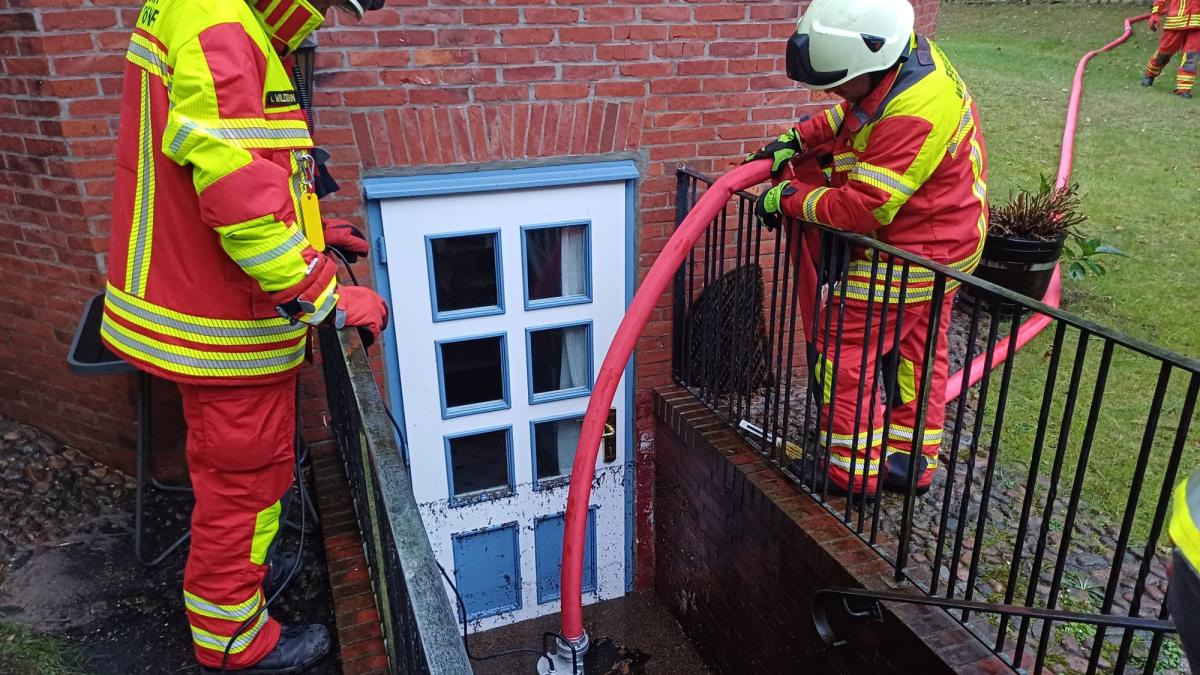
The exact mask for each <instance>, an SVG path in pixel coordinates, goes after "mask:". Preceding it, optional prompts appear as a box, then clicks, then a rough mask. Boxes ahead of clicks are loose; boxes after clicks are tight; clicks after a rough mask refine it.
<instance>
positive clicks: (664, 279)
mask: <svg viewBox="0 0 1200 675" xmlns="http://www.w3.org/2000/svg"><path fill="white" fill-rule="evenodd" d="M1146 16H1148V15H1141V16H1137V17H1131V18H1129V19H1126V20H1125V32H1124V33H1123V34H1122V35H1121V37H1119V38H1117V39H1116V40H1114V41H1113V42H1111V43H1109V44H1107V45H1105V46H1104V47H1101V48H1100V49H1097V50H1093V51H1090V52H1088V53H1087V54H1085V55H1084V57H1083V58H1082V59H1080V61H1079V65H1078V66H1077V68H1076V70H1075V81H1074V84H1073V85H1072V91H1071V98H1070V102H1069V104H1068V106H1067V124H1066V129H1064V131H1063V143H1062V158H1061V159H1060V162H1059V171H1058V180H1057V182H1056V185H1057V186H1058V187H1063V186H1065V185H1066V184H1067V181H1068V180H1069V179H1070V175H1071V159H1072V155H1073V152H1074V147H1075V125H1076V122H1077V120H1078V117H1079V100H1080V96H1081V95H1082V84H1083V73H1084V70H1085V69H1086V67H1087V63H1088V61H1090V60H1091V59H1092V57H1094V56H1095V55H1096V54H1099V53H1100V52H1105V51H1108V50H1110V49H1113V48H1114V47H1116V46H1117V45H1120V44H1121V43H1123V42H1125V41H1126V40H1128V39H1129V36H1130V34H1131V33H1132V31H1133V29H1132V25H1131V24H1132V23H1136V22H1138V21H1141V20H1143V19H1145V18H1146ZM770 170H771V162H770V161H769V160H765V159H764V160H759V161H755V162H750V163H749V164H743V165H742V166H739V167H738V168H736V169H734V170H733V171H730V172H729V173H727V174H725V175H724V176H722V177H721V178H719V179H718V180H717V181H716V182H715V183H713V184H712V186H710V187H709V188H708V190H707V191H705V193H704V195H702V196H701V197H700V199H699V201H697V202H696V205H695V207H693V208H692V210H691V212H689V213H688V215H687V217H686V218H684V220H683V222H682V223H681V224H680V225H679V227H678V228H677V229H676V230H675V233H674V234H673V235H672V236H671V238H670V240H669V241H667V245H666V246H665V247H664V248H663V251H662V253H661V254H659V256H658V258H657V259H655V261H654V264H653V265H651V267H650V271H649V272H647V273H646V276H645V278H644V279H643V280H642V284H641V286H639V287H638V290H637V293H636V294H635V295H634V296H633V301H632V302H631V303H630V304H629V308H628V309H627V310H626V312H625V316H624V318H623V319H621V325H620V326H618V328H617V332H616V335H615V336H614V337H613V341H612V344H611V345H609V348H608V352H607V353H606V354H605V356H604V362H603V363H602V364H601V366H600V372H599V374H598V375H597V376H596V385H595V387H594V388H593V389H592V395H591V399H590V400H589V401H588V407H587V413H586V414H585V416H584V419H583V428H582V429H581V430H580V435H579V444H578V445H577V446H576V448H575V463H574V466H573V467H572V469H571V483H570V487H569V492H568V495H567V512H566V523H565V527H564V531H563V560H562V581H561V591H562V592H561V595H560V602H561V608H562V635H563V636H564V637H566V638H567V639H568V640H570V641H572V642H575V641H579V640H581V639H582V638H583V636H584V630H583V557H584V542H585V537H586V531H587V510H588V504H589V502H590V500H591V495H592V480H593V479H594V478H595V471H596V455H597V453H598V452H599V450H600V438H601V435H602V434H603V433H604V424H605V421H606V420H607V419H608V410H609V408H610V406H612V401H613V397H614V395H615V394H616V390H617V385H618V384H619V383H620V380H621V375H622V374H623V373H624V370H625V365H626V364H627V363H628V362H629V357H630V355H631V354H632V353H633V349H634V347H635V346H636V345H637V341H638V337H639V336H640V335H641V333H642V329H643V328H644V327H645V325H646V320H647V319H648V318H649V317H650V312H651V311H652V310H653V309H654V306H655V305H656V304H657V303H658V300H659V298H661V297H662V294H663V292H664V291H666V289H667V285H668V284H670V283H672V282H673V281H674V278H675V272H676V270H678V269H679V266H680V265H681V264H682V263H683V261H684V259H685V258H686V257H687V255H688V252H689V251H691V249H692V247H693V246H694V245H695V243H696V240H697V239H698V238H699V237H700V235H701V234H703V233H704V230H705V228H707V227H708V224H709V223H711V222H712V220H713V219H714V218H716V217H717V216H718V215H719V214H720V213H721V211H722V210H723V209H724V208H725V206H726V204H727V203H728V202H729V200H730V199H731V198H732V197H733V195H734V194H735V193H737V192H739V191H741V190H745V189H747V188H750V187H753V186H754V185H757V184H759V183H761V182H763V181H765V180H767V179H768V178H769V177H770ZM1060 288H1061V281H1060V276H1059V272H1058V270H1057V269H1055V272H1054V277H1053V278H1052V279H1051V281H1050V287H1049V289H1048V290H1047V291H1046V297H1045V298H1044V302H1045V303H1046V304H1048V305H1050V306H1052V307H1057V306H1058V304H1059V300H1060ZM1049 322H1050V318H1049V317H1047V316H1045V315H1043V314H1038V315H1036V316H1034V317H1033V318H1031V319H1030V320H1028V321H1026V322H1024V323H1023V324H1022V325H1021V328H1020V329H1019V330H1018V331H1017V336H1016V340H1017V347H1018V348H1020V347H1021V346H1023V345H1025V344H1026V343H1027V342H1029V341H1030V340H1032V339H1033V337H1034V336H1035V335H1037V334H1038V333H1039V332H1041V330H1042V329H1043V328H1045V327H1046V326H1047V325H1048V324H1049ZM1008 340H1009V338H1005V339H1004V340H1002V341H1000V342H999V343H998V344H997V345H996V346H995V348H994V349H993V354H994V355H995V356H996V357H995V358H994V359H993V366H995V365H998V364H999V363H1000V362H1002V361H1003V359H1004V355H1005V354H1006V353H1007V351H1006V350H1007V349H1008ZM985 362H986V359H985V355H980V356H978V357H976V358H975V360H974V361H972V362H971V364H970V368H971V372H970V384H974V383H975V382H977V381H978V380H979V378H981V377H982V376H983V372H984V367H985V366H984V363H985ZM959 372H961V371H959ZM961 384H962V381H961V378H960V377H954V376H951V377H950V378H948V381H947V390H948V391H947V399H948V400H949V399H952V398H954V397H956V396H958V394H959V391H960V387H961ZM629 385H630V386H632V385H633V383H629Z"/></svg>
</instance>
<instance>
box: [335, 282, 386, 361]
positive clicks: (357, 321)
mask: <svg viewBox="0 0 1200 675" xmlns="http://www.w3.org/2000/svg"><path fill="white" fill-rule="evenodd" d="M336 312H337V318H336V319H335V320H334V325H335V326H337V327H338V328H345V327H346V326H358V327H360V328H362V329H365V330H360V331H359V335H361V336H362V338H363V346H364V347H370V346H371V345H373V344H375V340H377V339H379V333H380V331H382V330H383V329H384V328H387V325H388V307H387V303H386V302H384V300H383V298H381V297H380V296H379V294H378V293H376V292H375V291H373V290H371V289H369V288H367V287H365V286H339V287H338V303H337V310H336Z"/></svg>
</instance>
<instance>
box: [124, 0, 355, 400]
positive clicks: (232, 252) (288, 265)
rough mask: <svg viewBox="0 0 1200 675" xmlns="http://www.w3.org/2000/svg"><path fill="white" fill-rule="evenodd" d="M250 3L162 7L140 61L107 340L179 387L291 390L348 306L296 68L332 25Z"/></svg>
mask: <svg viewBox="0 0 1200 675" xmlns="http://www.w3.org/2000/svg"><path fill="white" fill-rule="evenodd" d="M250 2H253V0H249V2H248V1H247V0H149V1H148V2H147V3H146V5H145V6H144V7H143V8H142V11H141V14H140V16H139V18H138V22H137V28H136V30H135V31H134V34H133V35H132V37H131V39H130V44H129V50H128V52H127V53H126V60H127V63H126V67H125V80H124V102H123V106H122V111H121V126H120V132H119V136H118V146H117V158H116V166H115V167H114V170H115V174H116V175H115V185H114V194H113V212H112V213H113V218H112V235H111V239H110V244H109V246H110V248H109V254H108V284H107V289H106V290H107V294H106V301H105V312H104V321H103V324H102V327H101V336H102V338H103V339H104V342H105V344H107V345H108V347H109V348H110V349H112V350H113V351H114V352H116V353H117V354H119V355H120V356H122V357H123V358H125V359H126V360H129V361H131V362H133V363H134V364H135V365H137V366H138V367H140V368H142V369H144V370H148V371H150V372H152V373H154V374H156V375H159V376H161V377H164V378H167V379H170V380H175V381H181V382H194V383H208V384H213V383H231V384H234V383H242V382H247V381H255V382H261V381H269V380H273V379H278V378H281V377H284V376H286V375H287V374H288V373H289V372H290V371H291V370H293V369H294V368H296V367H297V366H299V365H300V363H301V362H302V361H303V360H304V354H305V348H306V339H307V325H306V324H315V323H318V322H320V321H321V320H323V319H324V318H325V317H326V316H327V315H328V314H329V313H330V311H331V310H333V308H334V306H335V305H336V303H337V280H336V276H335V274H334V271H335V268H334V263H333V262H332V261H331V260H328V259H326V258H325V256H324V255H323V254H321V253H319V252H318V251H316V250H314V249H313V248H312V247H311V246H310V245H309V242H308V240H307V238H306V237H305V236H304V223H303V218H304V216H305V215H306V212H305V210H304V209H303V208H302V205H303V202H304V200H305V198H306V197H305V193H306V188H305V186H304V181H303V178H304V176H303V169H304V168H305V166H304V165H305V163H306V162H307V161H308V160H307V155H308V152H309V150H310V149H311V147H312V140H311V138H310V136H309V129H308V126H307V123H306V120H305V115H304V112H303V111H302V110H301V108H300V105H299V103H298V101H297V95H296V92H295V90H294V87H293V84H292V81H291V78H290V77H289V75H288V71H287V69H286V68H285V65H284V58H286V55H287V54H288V53H289V52H291V51H292V50H294V49H295V48H296V47H297V46H298V45H299V44H300V41H301V40H303V39H304V37H305V36H306V35H308V34H309V33H311V32H312V31H313V30H315V29H316V28H317V27H319V26H320V25H321V23H322V22H323V20H324V19H323V17H322V16H321V14H320V13H319V12H317V11H316V10H315V9H314V8H313V7H312V6H311V5H310V4H309V3H308V2H307V0H258V1H257V4H250ZM308 198H309V199H315V197H311V195H310V196H309V197H308ZM313 213H314V212H313V211H311V210H310V211H308V212H307V215H308V216H309V219H310V220H311V219H312V217H313ZM316 219H317V220H318V221H319V213H316ZM317 227H319V223H318V224H317ZM281 307H282V308H284V311H281V309H280V308H281ZM285 315H286V316H285Z"/></svg>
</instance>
